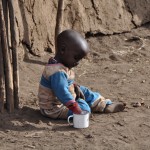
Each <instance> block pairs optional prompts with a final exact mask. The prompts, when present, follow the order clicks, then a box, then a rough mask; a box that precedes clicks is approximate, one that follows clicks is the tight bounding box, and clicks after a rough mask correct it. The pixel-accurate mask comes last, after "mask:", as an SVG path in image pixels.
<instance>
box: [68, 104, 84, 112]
mask: <svg viewBox="0 0 150 150" xmlns="http://www.w3.org/2000/svg"><path fill="white" fill-rule="evenodd" d="M67 107H68V108H69V110H71V111H72V112H73V113H75V114H81V112H82V109H81V108H80V107H79V105H78V103H77V102H74V103H71V104H70V105H69V106H67Z"/></svg>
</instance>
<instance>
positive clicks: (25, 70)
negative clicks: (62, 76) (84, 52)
mask: <svg viewBox="0 0 150 150" xmlns="http://www.w3.org/2000/svg"><path fill="white" fill-rule="evenodd" d="M14 2H15V7H16V9H15V12H16V22H17V31H18V33H17V34H18V48H19V53H20V54H19V56H20V59H21V60H22V59H23V58H24V61H20V63H19V71H20V109H19V110H16V111H15V113H14V114H8V113H7V112H4V114H0V149H2V150H30V149H35V150H60V149H61V150H66V149H68V150H77V149H80V150H91V149H93V150H149V149H150V142H149V139H150V132H149V130H150V80H149V78H150V60H149V58H150V49H149V47H150V24H149V23H147V24H146V25H143V26H142V27H138V26H141V24H145V23H146V22H148V21H149V20H150V15H149V14H150V9H149V8H150V1H148V0H134V1H130V0H124V1H123V0H118V1H117V0H113V1H106V0H103V1H99V0H97V1H96V0H91V1H90V0H80V1H79V0H75V1H73V0H71V1H65V16H64V18H65V19H64V23H63V27H64V29H66V28H73V29H76V30H78V31H80V32H81V33H82V34H83V35H84V36H85V37H86V39H87V41H88V43H89V45H90V48H91V53H90V55H89V57H88V58H87V59H85V60H83V61H82V62H81V63H80V65H79V66H78V67H77V68H76V69H75V70H76V81H77V82H78V83H79V84H81V85H84V86H87V87H89V88H91V89H92V90H94V91H100V92H101V94H102V95H103V96H104V97H106V98H110V99H112V100H114V101H124V102H126V104H127V107H126V109H125V111H124V112H120V113H115V114H92V115H91V118H90V126H89V128H87V129H79V130H78V129H74V128H73V127H72V126H69V125H68V123H67V121H66V120H52V119H49V118H45V117H43V116H42V115H41V114H40V112H39V107H38V99H37V91H38V85H39V80H40V77H41V73H42V70H43V68H44V65H45V64H46V62H47V60H48V58H49V57H51V56H53V55H54V53H48V52H46V51H44V49H46V50H47V48H53V43H54V41H53V38H54V28H55V17H56V9H57V3H56V1H54V0H43V1H42V0H38V1H35V0H19V1H14ZM119 33H122V34H119ZM29 50H30V51H33V52H35V54H39V55H41V57H36V56H33V55H30V54H28V53H27V52H28V51H29ZM24 54H28V57H24ZM135 104H140V105H135ZM133 106H139V107H133Z"/></svg>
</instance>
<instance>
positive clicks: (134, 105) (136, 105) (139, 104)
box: [132, 102, 141, 107]
mask: <svg viewBox="0 0 150 150" xmlns="http://www.w3.org/2000/svg"><path fill="white" fill-rule="evenodd" d="M132 106H133V107H141V103H140V102H136V103H133V105H132Z"/></svg>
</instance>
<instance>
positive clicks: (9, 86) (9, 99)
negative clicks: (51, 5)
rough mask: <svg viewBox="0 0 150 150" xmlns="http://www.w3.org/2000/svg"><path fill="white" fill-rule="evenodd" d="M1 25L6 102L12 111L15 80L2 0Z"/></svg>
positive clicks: (9, 110)
mask: <svg viewBox="0 0 150 150" xmlns="http://www.w3.org/2000/svg"><path fill="white" fill-rule="evenodd" d="M0 25H1V45H2V53H3V61H4V74H5V87H6V103H7V110H8V112H9V113H11V112H13V111H14V97H13V80H12V68H11V62H10V57H9V51H8V45H7V36H6V27H5V21H4V14H3V8H2V1H0Z"/></svg>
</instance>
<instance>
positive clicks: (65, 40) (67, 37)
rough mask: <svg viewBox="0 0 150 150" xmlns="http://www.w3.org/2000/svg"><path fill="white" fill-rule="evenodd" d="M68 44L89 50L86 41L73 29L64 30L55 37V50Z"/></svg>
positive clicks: (68, 45)
mask: <svg viewBox="0 0 150 150" xmlns="http://www.w3.org/2000/svg"><path fill="white" fill-rule="evenodd" d="M70 46H71V47H72V46H78V47H81V49H82V50H84V51H88V50H89V47H88V44H87V41H86V40H85V39H84V38H83V37H82V36H81V34H79V33H78V32H76V31H74V30H65V31H63V32H61V33H60V34H59V35H58V37H57V51H59V50H61V49H63V48H64V47H66V48H67V47H70Z"/></svg>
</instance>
